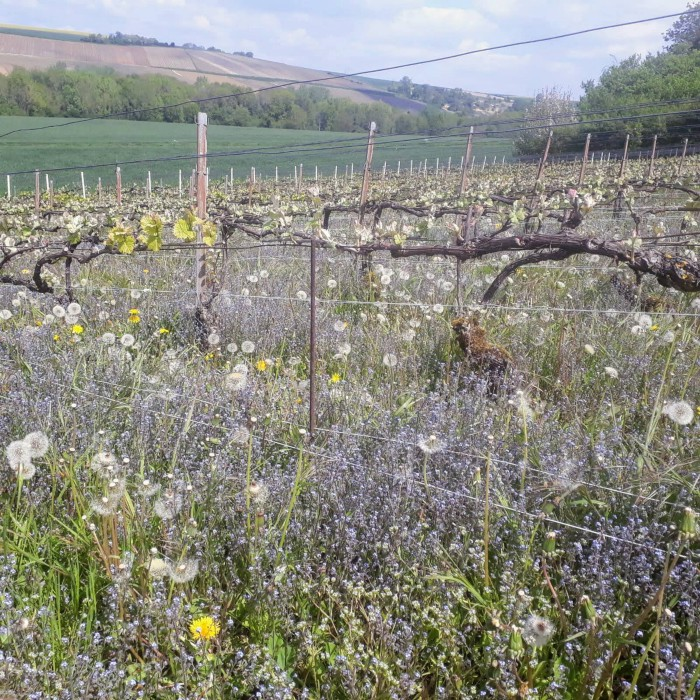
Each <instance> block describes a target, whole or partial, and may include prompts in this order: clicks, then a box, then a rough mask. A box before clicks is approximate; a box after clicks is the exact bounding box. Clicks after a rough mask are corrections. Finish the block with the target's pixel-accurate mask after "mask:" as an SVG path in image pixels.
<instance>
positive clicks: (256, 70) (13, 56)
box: [0, 25, 425, 112]
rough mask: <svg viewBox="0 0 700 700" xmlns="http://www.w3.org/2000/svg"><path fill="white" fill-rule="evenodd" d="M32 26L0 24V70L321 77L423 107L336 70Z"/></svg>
mask: <svg viewBox="0 0 700 700" xmlns="http://www.w3.org/2000/svg"><path fill="white" fill-rule="evenodd" d="M51 35H52V32H51V31H48V30H45V29H39V28H36V29H34V28H30V27H13V26H9V25H4V26H3V25H0V73H5V74H6V73H9V72H11V71H12V70H13V69H14V68H15V67H22V68H26V69H29V70H33V69H37V70H45V69H46V68H49V67H51V66H54V65H56V64H57V63H63V64H65V65H66V66H68V67H69V68H83V69H87V68H95V67H98V68H106V67H108V68H112V69H113V70H115V71H117V72H118V73H123V74H141V75H146V74H153V73H158V74H162V75H169V76H171V77H174V78H177V79H179V80H182V81H185V82H188V83H194V82H195V81H196V80H197V79H198V78H206V79H207V80H209V81H210V82H219V83H231V84H235V85H241V86H244V87H249V88H251V89H255V88H260V87H267V86H270V85H278V84H281V83H285V82H289V81H296V80H315V79H319V78H321V79H323V82H322V83H320V85H321V86H322V87H324V88H326V89H327V90H329V92H330V93H331V95H332V96H333V97H345V98H348V99H350V100H353V101H354V102H375V101H380V102H384V103H386V104H389V105H391V106H393V107H397V108H398V109H402V110H405V111H409V112H418V111H421V110H422V109H424V108H425V105H424V104H423V103H421V102H418V101H416V100H410V99H407V98H405V97H401V96H400V95H395V94H393V93H390V92H388V91H387V90H383V89H380V88H377V87H376V86H374V85H369V84H367V83H366V82H364V81H362V80H358V79H350V78H340V77H334V75H333V73H329V72H327V71H320V70H314V69H311V68H301V67H297V66H289V65H286V64H284V63H277V62H275V61H266V60H264V59H260V58H249V57H247V56H240V55H234V54H228V53H224V52H223V51H206V50H194V49H185V48H181V47H162V46H119V45H114V44H93V43H89V42H86V41H81V38H83V37H84V36H87V35H83V34H79V33H73V32H70V33H69V32H55V35H56V37H57V38H48V37H49V36H51Z"/></svg>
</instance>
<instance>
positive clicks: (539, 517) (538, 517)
mask: <svg viewBox="0 0 700 700" xmlns="http://www.w3.org/2000/svg"><path fill="white" fill-rule="evenodd" d="M50 381H51V383H52V384H54V385H55V386H58V387H60V388H63V389H65V390H67V391H68V392H75V393H78V394H82V395H85V396H92V397H94V398H98V399H100V400H103V401H108V402H111V403H115V404H120V405H121V406H123V407H130V404H128V403H126V402H123V401H120V400H119V399H114V398H112V397H109V396H105V395H103V394H98V393H96V392H91V391H88V390H85V389H80V388H78V387H75V386H68V385H66V384H62V383H60V382H57V381H55V380H50ZM140 410H142V411H145V412H147V413H150V414H152V415H157V416H161V417H165V418H171V419H175V420H181V421H186V422H188V423H192V424H196V425H201V426H204V427H206V428H208V429H214V430H219V431H226V430H228V428H227V427H226V426H216V425H212V424H211V423H208V422H205V421H199V420H197V419H195V418H192V417H191V416H182V415H179V414H169V413H165V412H162V411H156V410H154V409H149V408H146V407H143V406H141V407H140ZM251 437H252V438H253V439H257V440H258V441H259V442H261V441H262V440H263V438H256V436H255V434H254V433H252V435H251ZM264 441H265V443H267V444H273V445H277V446H278V447H282V448H284V449H287V450H292V451H294V452H302V453H303V454H306V455H307V456H309V457H312V458H315V459H323V460H328V459H329V457H328V455H326V454H324V453H322V452H318V451H317V450H312V449H309V448H308V447H306V446H303V445H298V444H297V445H292V444H289V443H285V442H281V441H279V440H275V439H274V438H270V437H269V436H265V438H264ZM470 456H471V455H470ZM476 457H477V458H479V459H484V460H485V459H486V456H483V455H476ZM494 461H495V460H494ZM343 463H344V464H347V465H350V466H354V467H356V468H358V469H363V470H365V471H366V470H367V469H368V465H363V464H358V463H355V462H350V461H346V460H343ZM505 464H509V463H508V462H505ZM510 464H512V463H510ZM516 466H518V465H516ZM371 468H372V467H370V469H371ZM374 469H375V471H377V472H378V473H381V474H383V475H385V476H389V477H391V478H394V479H404V480H408V481H411V482H412V483H414V484H416V485H418V486H419V487H424V486H425V485H426V484H425V482H424V481H423V480H420V479H417V478H411V477H408V478H407V477H406V475H403V474H397V473H394V472H387V471H385V470H381V469H376V468H374ZM427 486H428V488H429V489H431V490H434V491H438V492H442V493H446V494H450V495H453V496H455V497H458V498H464V499H465V500H469V501H472V502H475V503H479V504H481V505H482V506H484V505H485V504H486V501H485V499H484V498H479V497H477V496H472V495H471V494H466V493H463V492H459V491H452V490H450V489H447V488H444V487H442V486H439V485H436V484H430V483H428V484H427ZM628 495H630V496H634V497H636V498H639V495H638V494H631V493H630V494H628ZM488 505H489V507H493V508H496V509H499V510H503V511H505V512H508V513H514V514H517V515H521V516H524V517H527V518H528V519H530V520H535V521H538V522H547V523H550V524H553V525H557V526H559V527H563V528H567V529H572V530H575V531H578V532H583V533H586V534H589V535H592V536H595V537H596V538H602V539H608V540H611V541H616V542H621V543H625V544H630V545H633V546H635V547H641V548H643V549H647V550H649V551H654V552H657V553H660V554H666V553H667V552H666V550H664V549H661V548H659V547H655V546H653V545H649V544H646V543H644V542H640V541H637V540H631V539H628V538H624V537H619V536H617V535H611V534H609V533H606V532H603V531H602V530H594V529H592V528H587V527H584V526H581V525H576V524H574V523H569V522H566V521H564V520H559V519H556V518H552V517H551V516H549V515H547V514H546V513H544V512H541V513H531V512H529V511H525V510H523V509H520V508H515V507H513V506H508V505H506V504H504V503H501V502H500V501H499V500H496V499H495V498H494V499H493V500H492V499H491V498H489V501H488ZM681 558H686V557H681Z"/></svg>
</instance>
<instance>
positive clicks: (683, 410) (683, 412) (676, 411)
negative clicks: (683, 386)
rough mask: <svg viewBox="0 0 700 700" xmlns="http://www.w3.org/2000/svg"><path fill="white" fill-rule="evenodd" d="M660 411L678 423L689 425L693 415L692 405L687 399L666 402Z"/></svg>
mask: <svg viewBox="0 0 700 700" xmlns="http://www.w3.org/2000/svg"><path fill="white" fill-rule="evenodd" d="M661 413H663V414H664V415H665V416H666V417H667V418H668V419H669V420H672V421H673V422H674V423H678V425H690V424H691V423H692V422H693V418H694V417H695V414H694V412H693V407H692V406H691V405H690V404H689V403H688V402H687V401H673V402H672V403H667V404H666V405H665V406H664V407H663V409H661Z"/></svg>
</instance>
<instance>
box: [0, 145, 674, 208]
mask: <svg viewBox="0 0 700 700" xmlns="http://www.w3.org/2000/svg"><path fill="white" fill-rule="evenodd" d="M687 150H688V139H686V140H685V141H684V142H683V153H681V162H680V163H678V176H679V177H680V174H681V170H683V161H684V160H685V154H686V151H687ZM7 192H8V195H7V196H8V198H9V196H10V195H9V192H10V176H9V175H8V176H7Z"/></svg>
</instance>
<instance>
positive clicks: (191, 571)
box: [170, 558, 199, 583]
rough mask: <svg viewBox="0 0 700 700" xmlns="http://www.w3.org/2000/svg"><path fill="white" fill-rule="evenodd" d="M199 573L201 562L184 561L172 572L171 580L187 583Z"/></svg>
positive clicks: (176, 565)
mask: <svg viewBox="0 0 700 700" xmlns="http://www.w3.org/2000/svg"><path fill="white" fill-rule="evenodd" d="M198 573H199V561H198V560H197V559H190V558H187V559H182V560H181V561H180V562H178V563H177V564H175V565H174V566H173V567H172V568H171V570H170V578H171V580H172V581H174V582H175V583H187V582H188V581H191V580H192V579H193V578H194V577H195V576H196V575H197V574H198Z"/></svg>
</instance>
